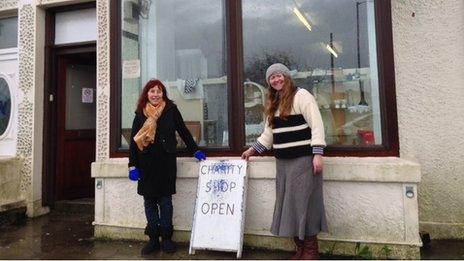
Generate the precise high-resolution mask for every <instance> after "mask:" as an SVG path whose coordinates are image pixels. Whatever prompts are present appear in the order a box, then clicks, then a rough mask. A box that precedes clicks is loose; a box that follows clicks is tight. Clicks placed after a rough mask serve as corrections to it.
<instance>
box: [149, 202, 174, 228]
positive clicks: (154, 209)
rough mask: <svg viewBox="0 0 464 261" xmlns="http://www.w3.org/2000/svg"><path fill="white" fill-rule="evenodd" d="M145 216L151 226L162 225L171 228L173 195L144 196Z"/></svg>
mask: <svg viewBox="0 0 464 261" xmlns="http://www.w3.org/2000/svg"><path fill="white" fill-rule="evenodd" d="M143 205H144V207H145V216H146V217H147V223H148V224H147V225H148V226H149V227H153V228H154V227H156V226H158V225H159V226H160V227H162V228H170V227H171V226H172V214H173V208H172V196H167V197H143Z"/></svg>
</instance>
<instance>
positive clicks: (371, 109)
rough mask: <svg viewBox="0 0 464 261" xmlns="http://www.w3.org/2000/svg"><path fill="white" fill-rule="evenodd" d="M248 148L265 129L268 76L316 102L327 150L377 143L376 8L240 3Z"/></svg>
mask: <svg viewBox="0 0 464 261" xmlns="http://www.w3.org/2000/svg"><path fill="white" fill-rule="evenodd" d="M242 10H243V45H244V56H245V57H244V61H245V68H244V75H245V83H244V88H245V101H244V102H245V133H246V137H247V139H246V144H247V145H249V144H250V143H251V142H253V141H255V140H256V136H257V135H259V133H260V132H261V131H262V129H263V127H264V115H263V114H262V108H263V105H264V99H263V95H265V94H266V90H267V89H266V87H265V86H266V81H265V79H264V78H265V76H264V74H265V71H266V69H267V67H268V66H269V65H270V64H272V63H274V62H282V63H284V64H286V65H287V66H288V67H289V68H290V70H292V73H293V79H294V80H295V82H296V85H297V86H298V87H301V88H305V89H307V90H309V91H310V92H311V93H313V95H314V96H315V97H316V100H317V102H318V105H319V108H320V111H321V114H322V117H323V120H324V124H325V131H326V141H327V143H328V144H329V145H347V146H368V145H378V144H382V133H381V120H380V106H379V83H378V73H377V51H376V32H375V15H374V1H373V0H371V1H356V0H296V1H293V0H283V1H274V0H243V2H242Z"/></svg>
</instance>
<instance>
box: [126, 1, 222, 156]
mask: <svg viewBox="0 0 464 261" xmlns="http://www.w3.org/2000/svg"><path fill="white" fill-rule="evenodd" d="M121 8H122V56H121V57H122V61H121V62H122V92H121V94H122V95H121V108H122V111H121V116H122V118H121V124H122V137H121V147H125V148H127V147H128V139H129V137H128V136H129V132H130V128H131V124H132V119H133V116H134V110H135V106H136V102H137V99H138V96H139V93H140V91H141V89H142V88H143V86H144V84H145V83H146V82H147V81H148V80H149V79H151V78H157V79H160V80H161V81H163V83H164V84H165V85H166V86H167V89H168V96H169V98H170V99H172V100H174V101H175V103H176V104H177V106H178V107H179V110H180V111H181V113H182V115H183V117H184V120H185V121H186V123H187V127H189V128H190V130H191V132H192V135H193V136H194V138H195V139H196V140H197V143H198V144H199V145H201V146H207V147H228V146H229V142H228V118H227V115H228V103H227V100H228V98H227V77H226V75H227V68H226V62H227V61H226V39H225V35H226V34H225V31H224V28H225V6H224V1H220V0H196V1H190V0H156V1H149V0H142V1H135V0H125V1H122V6H121ZM182 145H183V144H182V143H181V142H180V144H179V146H182Z"/></svg>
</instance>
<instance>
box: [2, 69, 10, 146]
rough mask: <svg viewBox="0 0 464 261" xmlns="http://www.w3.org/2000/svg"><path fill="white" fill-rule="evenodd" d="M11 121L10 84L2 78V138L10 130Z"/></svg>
mask: <svg viewBox="0 0 464 261" xmlns="http://www.w3.org/2000/svg"><path fill="white" fill-rule="evenodd" d="M10 120H11V92H10V87H9V86H8V83H7V82H6V81H5V79H4V78H0V137H1V136H3V135H4V134H5V132H6V130H7V129H8V125H9V124H10Z"/></svg>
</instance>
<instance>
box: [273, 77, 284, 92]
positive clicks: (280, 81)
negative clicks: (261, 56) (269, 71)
mask: <svg viewBox="0 0 464 261" xmlns="http://www.w3.org/2000/svg"><path fill="white" fill-rule="evenodd" d="M284 82H285V78H284V75H283V74H281V73H275V74H273V75H271V77H269V83H270V84H271V87H272V88H273V89H274V90H276V91H280V90H282V88H283V87H284Z"/></svg>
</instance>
